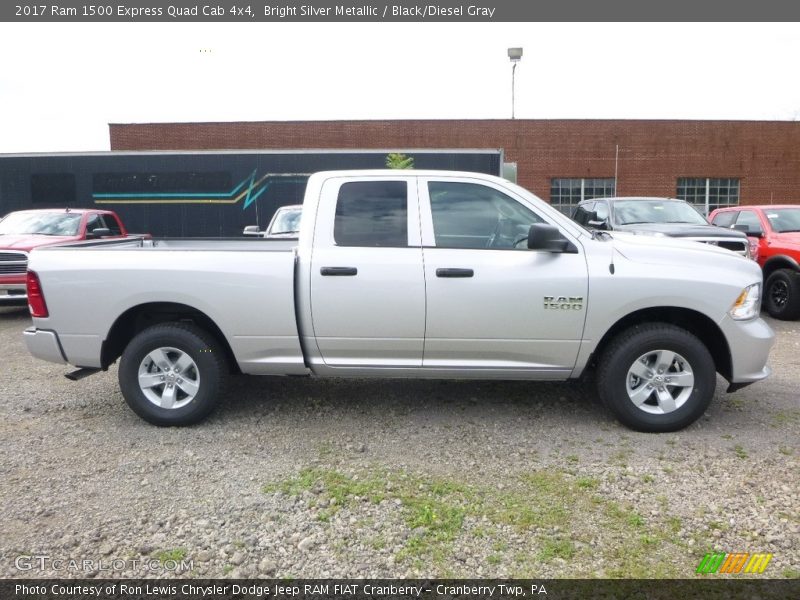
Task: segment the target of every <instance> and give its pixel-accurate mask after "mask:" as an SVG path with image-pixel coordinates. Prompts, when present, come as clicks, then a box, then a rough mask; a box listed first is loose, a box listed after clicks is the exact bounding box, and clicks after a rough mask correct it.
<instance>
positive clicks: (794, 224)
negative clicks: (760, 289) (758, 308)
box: [709, 204, 800, 320]
mask: <svg viewBox="0 0 800 600" xmlns="http://www.w3.org/2000/svg"><path fill="white" fill-rule="evenodd" d="M709 219H710V220H711V222H712V223H713V224H714V225H719V226H721V227H730V228H731V229H739V230H741V231H744V232H745V233H746V234H747V236H748V238H750V241H751V254H752V255H753V258H754V259H756V260H757V261H758V264H759V265H761V268H762V270H763V272H764V281H765V284H764V308H765V309H766V311H767V312H768V313H769V314H770V316H772V317H775V318H776V319H784V320H790V319H797V318H800V206H798V205H796V204H781V205H777V204H775V205H761V206H735V207H731V208H720V209H717V210H715V211H714V212H712V213H711V215H710V216H709Z"/></svg>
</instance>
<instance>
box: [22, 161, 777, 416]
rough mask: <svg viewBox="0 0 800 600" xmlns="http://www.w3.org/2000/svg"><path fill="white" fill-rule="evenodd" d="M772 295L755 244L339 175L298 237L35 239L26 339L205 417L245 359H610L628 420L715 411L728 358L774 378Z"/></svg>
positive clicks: (152, 405)
mask: <svg viewBox="0 0 800 600" xmlns="http://www.w3.org/2000/svg"><path fill="white" fill-rule="evenodd" d="M76 272H79V273H80V276H79V277H76V276H73V275H74V274H75V273H76ZM760 292H761V272H760V270H759V268H758V265H756V263H755V262H753V261H751V260H748V259H746V258H743V257H741V256H737V255H736V254H734V253H732V252H729V251H727V250H722V249H719V248H715V247H710V246H707V245H704V244H697V243H694V242H683V241H680V240H673V239H666V238H655V237H649V236H636V237H633V236H626V239H615V234H613V233H611V234H610V233H607V232H594V233H592V232H590V231H588V230H586V229H584V228H582V227H581V226H579V225H578V224H576V223H574V222H573V221H571V220H570V219H569V218H567V217H566V216H564V215H562V214H561V213H559V212H558V211H556V210H555V209H553V208H552V207H550V206H549V205H548V204H547V203H545V202H543V201H541V200H539V199H538V198H536V197H535V196H534V195H532V194H530V193H529V192H527V191H526V190H524V189H523V188H521V187H519V186H517V185H514V184H512V183H509V182H508V181H505V180H503V179H500V178H498V177H492V176H487V175H479V174H474V173H458V172H442V171H413V170H411V171H401V172H399V171H340V172H324V173H317V174H315V175H313V176H312V177H311V178H310V179H309V181H308V186H307V189H306V195H305V199H304V202H303V218H302V221H301V225H300V233H299V238H298V239H297V240H280V239H278V240H270V239H252V240H249V239H242V238H239V239H228V240H222V239H221V240H210V241H209V240H140V241H136V242H133V241H120V242H113V241H109V242H101V243H99V244H97V243H95V245H93V246H92V247H85V244H82V243H77V244H75V245H73V246H72V247H59V248H53V249H42V250H37V251H35V252H33V253H32V255H31V259H30V271H29V272H28V293H29V303H30V307H31V313H32V316H33V327H31V328H30V329H28V330H27V331H26V332H25V339H26V342H27V345H28V348H29V349H30V351H31V352H32V353H33V354H34V355H35V356H37V357H40V358H43V359H45V360H50V361H54V362H59V363H69V364H72V365H75V366H77V367H80V368H81V370H80V371H78V372H77V373H73V374H72V375H73V377H75V378H79V377H80V376H82V375H85V374H88V373H91V372H92V371H94V370H98V369H106V368H108V367H109V366H110V365H111V364H112V363H114V362H115V361H116V360H118V359H119V361H120V363H119V374H118V375H119V384H120V387H121V390H122V393H123V395H124V397H125V399H126V401H127V402H128V404H129V405H130V407H131V408H132V409H133V410H134V411H135V412H136V413H137V414H138V415H140V416H141V417H142V418H144V419H146V420H148V421H150V422H151V423H155V424H158V425H185V424H189V423H194V422H197V421H199V420H200V419H202V418H204V417H205V416H206V415H208V414H209V413H210V412H211V410H212V409H213V408H214V406H215V405H216V403H217V399H218V397H219V395H220V393H221V391H222V388H223V385H224V383H225V380H226V377H227V376H228V375H229V374H230V373H232V372H233V373H237V372H240V373H245V374H251V375H315V376H318V377H417V378H420V377H426V378H450V379H454V378H473V379H527V380H566V379H572V378H578V377H580V376H581V375H582V374H583V373H584V372H585V371H586V370H587V369H590V368H592V369H595V370H596V381H597V392H598V394H599V396H600V398H601V399H602V400H603V401H604V402H605V404H606V405H607V406H608V407H609V408H610V409H611V411H613V413H614V414H615V415H616V416H617V418H618V419H619V420H620V421H622V422H623V423H625V424H626V425H628V426H629V427H632V428H635V429H639V430H643V431H672V430H676V429H680V428H682V427H685V426H687V425H689V424H690V423H692V422H693V421H695V420H696V419H697V418H698V417H699V416H700V415H701V414H703V412H704V411H705V409H706V407H707V406H708V404H709V402H710V401H711V399H712V397H713V394H714V389H715V385H716V373H718V372H719V373H721V374H722V376H723V377H725V378H726V379H727V380H728V381H729V382H730V386H729V388H728V390H729V391H732V390H735V389H737V388H739V387H741V386H744V385H747V384H750V383H753V382H755V381H758V380H760V379H762V378H764V377H766V376H767V375H768V373H769V368H768V367H767V365H766V363H767V357H768V354H769V350H770V348H771V346H772V344H773V341H774V339H773V338H774V335H773V332H772V330H771V329H770V328H769V326H768V325H767V324H766V323H764V322H763V321H762V320H761V319H760V318H759V316H758V309H759V303H760ZM532 393H535V392H532Z"/></svg>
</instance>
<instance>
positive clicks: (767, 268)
mask: <svg viewBox="0 0 800 600" xmlns="http://www.w3.org/2000/svg"><path fill="white" fill-rule="evenodd" d="M778 269H791V270H792V271H795V272H796V273H800V263H798V262H797V261H796V260H795V259H794V258H792V257H791V256H788V255H786V254H778V255H776V256H770V257H769V259H768V260H767V261H766V262H765V263H764V266H763V267H761V271H762V273H763V274H764V281H765V282H766V281H767V278H768V277H769V276H770V275H772V274H773V273H774V272H775V271H777V270H778Z"/></svg>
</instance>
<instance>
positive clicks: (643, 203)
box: [572, 197, 750, 256]
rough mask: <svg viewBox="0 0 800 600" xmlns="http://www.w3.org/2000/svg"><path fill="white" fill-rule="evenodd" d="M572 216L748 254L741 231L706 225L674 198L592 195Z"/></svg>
mask: <svg viewBox="0 0 800 600" xmlns="http://www.w3.org/2000/svg"><path fill="white" fill-rule="evenodd" d="M572 218H573V219H574V220H575V221H577V222H578V223H580V224H581V225H583V226H584V227H587V228H589V229H605V230H609V231H628V232H631V233H640V234H646V235H660V236H667V237H676V238H682V239H686V240H693V241H695V242H704V243H706V244H714V245H715V246H719V247H720V248H727V249H728V250H732V251H733V252H736V253H738V254H741V255H742V256H749V255H750V251H749V244H748V241H747V236H746V235H745V234H744V233H743V232H741V231H735V230H732V229H724V228H722V227H715V226H714V225H709V224H708V221H706V220H705V218H704V217H703V215H701V214H700V213H699V212H698V211H697V210H696V209H695V208H694V207H693V206H692V205H691V204H689V203H688V202H685V201H684V200H677V199H675V198H646V197H630V198H595V199H593V200H584V201H583V202H581V203H580V204H578V206H577V207H576V209H575V212H574V213H573V214H572Z"/></svg>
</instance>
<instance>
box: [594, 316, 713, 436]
mask: <svg viewBox="0 0 800 600" xmlns="http://www.w3.org/2000/svg"><path fill="white" fill-rule="evenodd" d="M715 387H716V368H715V366H714V359H713V358H712V357H711V354H710V353H709V351H708V349H707V348H706V347H705V345H704V344H703V343H702V342H701V341H700V340H699V339H698V338H697V337H695V336H694V335H692V334H691V333H689V332H688V331H686V330H685V329H682V328H680V327H676V326H674V325H669V324H667V323H654V324H650V325H639V326H635V327H632V328H631V329H628V330H626V331H624V332H622V333H621V334H619V335H618V336H617V337H616V338H615V339H614V340H612V342H611V343H610V344H609V346H608V347H607V348H606V350H605V352H603V355H602V356H601V358H600V362H599V364H598V369H597V390H598V393H599V395H600V398H601V399H602V400H603V402H604V403H605V405H606V406H607V407H608V408H609V409H610V410H611V411H612V412H613V413H614V415H615V416H616V417H617V418H618V419H619V420H620V421H621V422H622V423H623V424H625V425H627V426H628V427H630V428H631V429H636V430H638V431H649V432H664V431H677V430H678V429H683V428H684V427H686V426H687V425H690V424H691V423H693V422H694V421H696V420H697V419H698V418H699V417H700V415H702V414H703V413H704V412H705V410H706V408H708V405H709V403H710V402H711V399H712V397H713V395H714V388H715Z"/></svg>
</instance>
